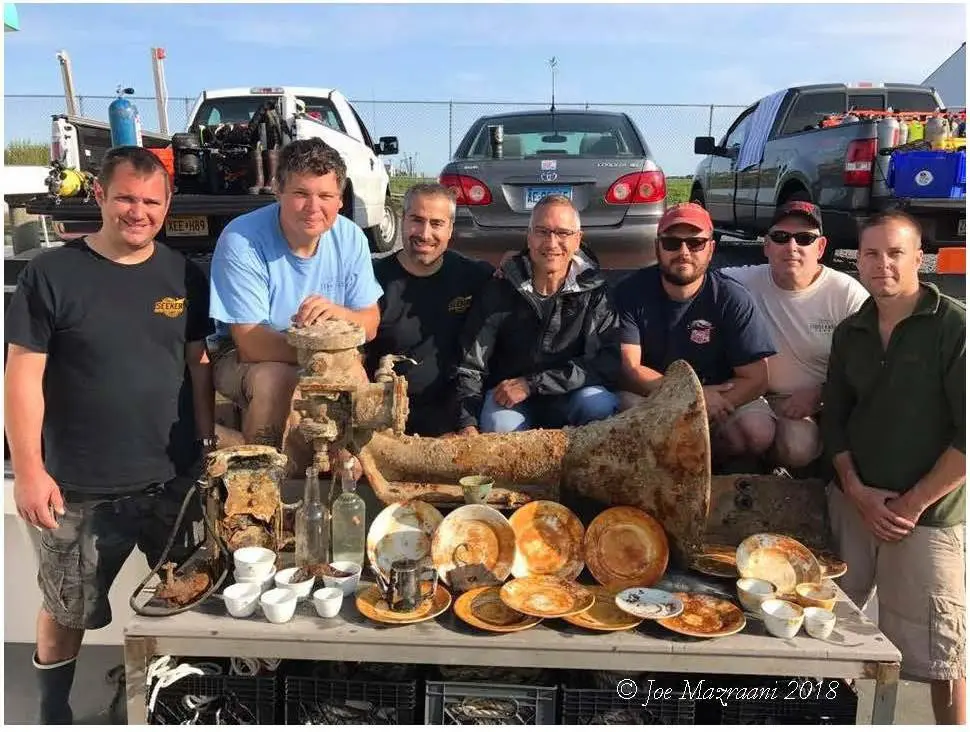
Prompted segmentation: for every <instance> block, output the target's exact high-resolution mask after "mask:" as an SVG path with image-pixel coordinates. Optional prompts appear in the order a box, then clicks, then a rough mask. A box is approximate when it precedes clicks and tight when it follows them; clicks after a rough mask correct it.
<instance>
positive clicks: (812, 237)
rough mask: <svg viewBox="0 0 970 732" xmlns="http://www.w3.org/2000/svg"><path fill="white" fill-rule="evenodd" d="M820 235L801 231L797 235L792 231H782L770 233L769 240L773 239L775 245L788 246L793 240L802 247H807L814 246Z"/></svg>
mask: <svg viewBox="0 0 970 732" xmlns="http://www.w3.org/2000/svg"><path fill="white" fill-rule="evenodd" d="M819 236H820V234H816V233H814V232H811V231H799V232H798V233H797V234H796V233H792V232H790V231H781V230H780V229H778V230H776V231H769V232H768V238H769V239H771V240H772V241H773V242H774V243H775V244H787V243H788V242H790V241H791V240H792V239H794V240H795V243H796V244H797V245H798V246H800V247H807V246H809V245H810V244H814V243H815V241H816V240H817V239H818V238H819Z"/></svg>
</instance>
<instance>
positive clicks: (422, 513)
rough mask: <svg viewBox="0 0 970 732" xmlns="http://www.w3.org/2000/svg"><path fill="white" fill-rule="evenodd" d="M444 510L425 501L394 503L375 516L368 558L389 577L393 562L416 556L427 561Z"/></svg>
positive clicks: (368, 541)
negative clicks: (441, 511)
mask: <svg viewBox="0 0 970 732" xmlns="http://www.w3.org/2000/svg"><path fill="white" fill-rule="evenodd" d="M441 520H442V519H441V513H440V512H439V511H438V509H437V508H435V507H434V506H432V505H431V504H429V503H425V502H424V501H404V502H402V503H392V504H391V505H389V506H388V507H387V508H385V509H384V510H383V511H381V512H380V513H379V514H377V516H376V517H375V518H374V522H373V523H372V524H371V527H370V531H368V532H367V559H368V561H370V563H371V566H372V567H376V568H377V569H378V570H380V572H381V574H382V575H384V577H385V578H387V577H388V576H390V575H389V573H390V570H391V562H393V561H394V560H396V559H414V560H416V561H418V562H422V563H427V561H426V560H428V559H429V558H430V556H431V539H432V537H433V536H434V532H435V531H436V530H437V529H438V525H439V524H440V523H441Z"/></svg>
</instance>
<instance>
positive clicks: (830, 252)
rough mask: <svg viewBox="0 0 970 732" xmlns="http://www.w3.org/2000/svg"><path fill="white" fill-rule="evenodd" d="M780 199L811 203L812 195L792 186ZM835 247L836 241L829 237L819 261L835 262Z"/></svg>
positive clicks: (830, 264) (828, 263)
mask: <svg viewBox="0 0 970 732" xmlns="http://www.w3.org/2000/svg"><path fill="white" fill-rule="evenodd" d="M782 200H783V201H784V202H785V203H793V202H794V201H805V202H806V203H812V197H811V196H810V195H809V194H808V191H806V190H804V189H802V188H793V189H791V190H789V191H788V192H787V193H785V195H784V196H783V198H782ZM835 249H836V242H835V240H834V239H830V240H829V241H828V243H827V244H826V245H825V251H824V252H822V259H821V262H822V264H824V265H825V266H826V267H831V266H832V265H833V264H834V263H835Z"/></svg>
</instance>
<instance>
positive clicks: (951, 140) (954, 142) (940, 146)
mask: <svg viewBox="0 0 970 732" xmlns="http://www.w3.org/2000/svg"><path fill="white" fill-rule="evenodd" d="M966 146H967V138H966V137H947V138H945V139H943V140H940V141H938V142H934V143H933V149H934V150H959V149H960V148H966Z"/></svg>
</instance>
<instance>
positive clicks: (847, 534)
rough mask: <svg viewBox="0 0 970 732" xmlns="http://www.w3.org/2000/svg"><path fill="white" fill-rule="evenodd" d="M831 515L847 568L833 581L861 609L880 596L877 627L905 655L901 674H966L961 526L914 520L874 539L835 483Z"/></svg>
mask: <svg viewBox="0 0 970 732" xmlns="http://www.w3.org/2000/svg"><path fill="white" fill-rule="evenodd" d="M826 491H827V493H828V506H829V519H830V521H831V526H832V534H833V536H834V538H835V541H836V545H837V547H838V551H839V556H840V557H841V558H842V560H843V561H844V562H845V563H846V564H847V565H848V568H849V569H848V571H847V572H846V574H845V575H843V576H842V577H841V578H840V579H838V580H836V582H838V584H839V586H840V587H841V588H842V590H843V591H844V592H845V594H846V595H848V596H849V599H851V600H852V602H854V603H855V604H856V605H858V606H859V607H860V608H861V607H862V606H863V605H865V603H866V602H868V600H869V599H870V598H871V596H872V593H873V590H874V589H875V590H876V591H877V592H878V597H879V628H880V629H881V630H882V632H883V633H885V634H886V637H887V638H889V640H890V641H891V642H892V643H893V645H895V646H896V648H898V649H899V651H900V653H901V654H902V657H903V662H902V668H901V676H902V677H903V678H904V679H908V680H912V681H950V680H954V679H962V678H964V677H965V675H966V620H965V615H966V549H965V547H966V524H958V525H956V526H947V527H937V526H917V527H916V528H915V529H913V531H912V533H911V534H910V535H909V536H907V537H906V538H905V539H902V540H900V541H898V542H884V541H880V540H878V539H876V538H875V537H874V536H873V535H872V533H871V532H870V531H869V529H868V528H867V527H866V525H865V524H864V523H863V522H862V517H861V516H860V515H859V512H858V511H857V510H856V508H855V506H853V504H852V502H851V501H850V500H849V499H848V498H846V497H845V496H844V495H843V493H842V491H841V490H839V488H838V487H837V486H836V485H835V484H829V486H828V488H827V489H826Z"/></svg>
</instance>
